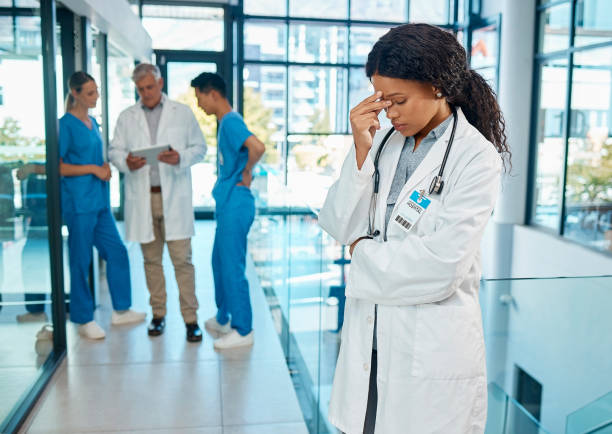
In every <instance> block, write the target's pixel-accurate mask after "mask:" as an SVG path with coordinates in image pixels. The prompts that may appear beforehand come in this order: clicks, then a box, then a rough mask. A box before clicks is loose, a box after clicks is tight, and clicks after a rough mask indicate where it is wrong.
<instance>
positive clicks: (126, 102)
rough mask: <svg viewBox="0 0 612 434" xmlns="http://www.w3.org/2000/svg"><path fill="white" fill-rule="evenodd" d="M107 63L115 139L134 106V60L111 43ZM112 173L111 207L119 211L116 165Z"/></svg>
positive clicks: (111, 126) (119, 193)
mask: <svg viewBox="0 0 612 434" xmlns="http://www.w3.org/2000/svg"><path fill="white" fill-rule="evenodd" d="M106 61H107V71H108V73H107V82H108V86H107V93H108V126H109V128H108V129H109V136H110V137H113V134H114V131H115V124H116V123H117V119H118V118H119V114H120V113H121V112H122V111H123V110H124V109H126V108H127V107H129V106H130V105H132V104H134V101H135V95H136V93H135V92H136V89H135V87H134V83H133V82H132V78H131V77H132V70H133V69H134V59H133V58H132V57H131V56H129V55H127V54H125V53H124V52H123V51H121V50H120V49H119V48H117V47H116V46H115V45H114V44H112V43H110V42H109V43H108V54H107V58H106ZM111 171H112V172H113V176H112V177H111V180H110V195H111V207H112V208H113V209H114V210H117V209H118V208H119V207H120V205H121V187H120V181H121V177H120V176H119V171H118V170H117V168H116V167H115V166H114V165H111Z"/></svg>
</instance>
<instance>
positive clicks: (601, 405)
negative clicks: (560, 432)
mask: <svg viewBox="0 0 612 434" xmlns="http://www.w3.org/2000/svg"><path fill="white" fill-rule="evenodd" d="M565 432H566V434H610V433H612V392H610V393H607V394H605V395H604V396H602V397H600V398H597V399H596V400H594V401H593V402H591V403H589V404H587V405H585V406H584V407H582V408H580V409H578V410H576V411H574V412H573V413H571V414H569V415H568V416H567V423H566V431H565Z"/></svg>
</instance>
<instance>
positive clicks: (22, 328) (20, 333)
mask: <svg viewBox="0 0 612 434" xmlns="http://www.w3.org/2000/svg"><path fill="white" fill-rule="evenodd" d="M7 18H8V20H7V19H6V18H5V17H3V19H2V21H1V23H2V31H1V32H0V33H1V34H2V41H1V42H0V44H2V49H1V50H0V371H1V372H0V422H1V421H2V420H4V418H5V417H6V416H7V414H8V413H9V412H10V411H11V409H12V407H13V406H14V405H15V403H16V402H17V400H18V399H19V398H20V397H21V396H22V395H23V393H24V392H26V391H27V390H29V388H30V387H31V385H32V384H33V382H34V380H35V379H36V378H37V377H38V374H39V368H40V366H41V365H42V364H43V363H44V361H45V360H46V358H47V356H48V354H49V352H50V351H51V349H52V347H53V343H52V340H51V333H50V332H49V329H45V331H43V332H41V328H42V326H43V324H45V323H46V322H48V321H49V319H50V315H51V312H50V308H49V305H48V303H49V300H50V292H51V289H50V288H51V283H50V270H49V244H48V230H47V194H46V191H47V190H46V184H47V178H46V174H45V161H46V148H45V124H44V120H45V112H44V105H43V104H42V103H41V101H43V99H44V98H43V77H42V70H43V66H42V50H41V36H40V18H39V17H37V16H34V17H17V18H16V20H15V25H13V22H12V19H13V17H7ZM12 34H14V35H16V38H14V40H13V38H12ZM5 36H8V39H7V38H5ZM24 83H27V85H26V86H24ZM37 333H40V334H39V338H38V339H37Z"/></svg>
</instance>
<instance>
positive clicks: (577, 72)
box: [531, 0, 612, 251]
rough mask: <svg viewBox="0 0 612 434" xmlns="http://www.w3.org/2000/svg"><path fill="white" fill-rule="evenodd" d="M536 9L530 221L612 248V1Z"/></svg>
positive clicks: (594, 0) (585, 0)
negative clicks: (535, 80) (533, 162)
mask: <svg viewBox="0 0 612 434" xmlns="http://www.w3.org/2000/svg"><path fill="white" fill-rule="evenodd" d="M538 14H539V23H540V32H539V35H540V43H539V45H538V46H539V54H538V55H537V56H536V62H537V68H538V69H537V71H538V74H537V77H538V82H537V84H538V87H539V94H538V98H537V100H536V124H535V127H534V133H535V135H534V139H535V143H534V146H536V152H535V156H536V164H535V165H534V171H535V173H534V176H533V179H534V185H533V206H532V212H531V223H533V224H536V225H540V226H544V227H547V228H550V229H552V230H553V231H555V232H557V233H560V234H563V235H564V236H565V237H567V238H570V239H573V240H576V241H578V242H580V243H583V244H586V245H589V246H591V247H594V248H597V249H600V250H608V251H610V250H612V134H611V129H612V19H611V18H610V17H612V3H610V2H606V1H598V0H571V1H569V0H568V1H567V2H561V3H560V2H555V3H552V5H551V6H547V5H546V4H544V5H543V6H539V7H538ZM572 26H573V27H572ZM572 35H573V40H572V39H571V36H572ZM549 53H550V54H549Z"/></svg>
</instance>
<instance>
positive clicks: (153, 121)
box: [140, 94, 167, 187]
mask: <svg viewBox="0 0 612 434" xmlns="http://www.w3.org/2000/svg"><path fill="white" fill-rule="evenodd" d="M166 98H167V97H166V95H165V94H162V98H161V100H160V101H159V104H157V105H156V106H155V107H153V108H149V107H147V106H145V105H144V104H142V102H141V103H140V106H141V107H142V110H143V112H144V115H145V119H146V120H147V125H148V126H149V136H150V137H151V146H154V145H156V144H157V129H158V127H159V120H160V119H161V115H162V111H163V109H164V102H166ZM149 175H150V176H151V187H158V186H160V185H161V182H160V180H159V165H158V164H152V165H151V169H150V172H149Z"/></svg>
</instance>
